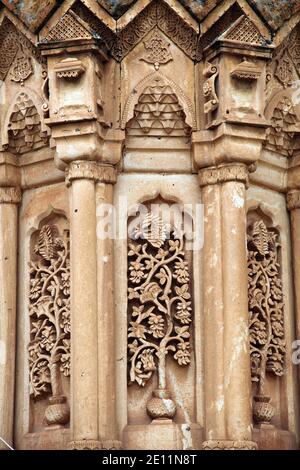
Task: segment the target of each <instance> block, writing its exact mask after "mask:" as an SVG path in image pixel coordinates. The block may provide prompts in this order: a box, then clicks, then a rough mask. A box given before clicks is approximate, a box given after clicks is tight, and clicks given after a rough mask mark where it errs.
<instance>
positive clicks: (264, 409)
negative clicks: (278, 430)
mask: <svg viewBox="0 0 300 470" xmlns="http://www.w3.org/2000/svg"><path fill="white" fill-rule="evenodd" d="M270 401H271V397H267V396H264V395H256V396H254V403H253V417H254V421H255V422H256V423H257V424H270V422H271V420H272V418H273V416H274V414H275V409H274V407H273V406H272V405H271V403H270Z"/></svg>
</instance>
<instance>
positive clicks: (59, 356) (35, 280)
mask: <svg viewBox="0 0 300 470" xmlns="http://www.w3.org/2000/svg"><path fill="white" fill-rule="evenodd" d="M34 253H35V255H36V258H37V260H36V261H31V262H30V292H29V301H30V302H29V315H30V343H29V347H28V351H29V373H30V394H31V395H32V396H33V397H39V396H40V395H43V394H46V395H49V394H50V393H51V396H50V398H49V403H50V404H49V406H48V407H47V408H46V412H45V417H46V421H47V423H48V424H49V425H53V424H55V425H63V424H66V423H67V422H68V421H69V407H68V405H67V403H66V397H65V396H64V395H63V389H62V377H61V374H63V375H64V376H66V377H68V376H69V375H70V266H69V235H68V233H65V234H64V236H62V237H61V236H59V234H58V229H57V227H56V226H53V225H44V226H43V227H42V228H41V229H40V231H39V234H38V240H37V243H36V245H35V247H34Z"/></svg>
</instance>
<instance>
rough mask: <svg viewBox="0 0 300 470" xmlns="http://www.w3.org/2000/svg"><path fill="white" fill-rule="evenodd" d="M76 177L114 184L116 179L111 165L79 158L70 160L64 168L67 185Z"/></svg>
mask: <svg viewBox="0 0 300 470" xmlns="http://www.w3.org/2000/svg"><path fill="white" fill-rule="evenodd" d="M76 179H77V180H78V179H89V180H94V181H95V182H98V183H110V184H114V183H116V181H117V175H116V170H115V168H114V167H113V166H110V165H103V164H100V163H98V162H95V161H89V160H79V161H75V162H71V163H70V164H69V166H68V167H67V169H66V184H67V186H70V185H71V183H72V181H73V180H76Z"/></svg>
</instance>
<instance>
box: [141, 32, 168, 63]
mask: <svg viewBox="0 0 300 470" xmlns="http://www.w3.org/2000/svg"><path fill="white" fill-rule="evenodd" d="M144 46H145V53H144V54H143V56H142V58H141V60H144V61H145V62H147V63H148V64H153V65H154V68H155V70H158V69H159V66H160V65H161V64H167V63H168V62H170V61H171V60H173V57H172V54H171V52H170V50H169V48H170V43H168V42H167V41H166V40H165V38H164V37H163V35H162V34H160V32H159V30H158V29H157V28H156V29H155V30H154V31H153V33H152V34H151V36H150V38H149V39H147V41H144Z"/></svg>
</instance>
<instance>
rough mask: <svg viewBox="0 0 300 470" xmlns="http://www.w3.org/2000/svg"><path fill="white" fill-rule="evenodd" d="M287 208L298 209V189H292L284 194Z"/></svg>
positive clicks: (299, 194)
mask: <svg viewBox="0 0 300 470" xmlns="http://www.w3.org/2000/svg"><path fill="white" fill-rule="evenodd" d="M286 202H287V208H288V210H289V211H292V210H294V209H300V191H299V190H298V189H292V190H291V191H289V192H288V193H287V195H286Z"/></svg>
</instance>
